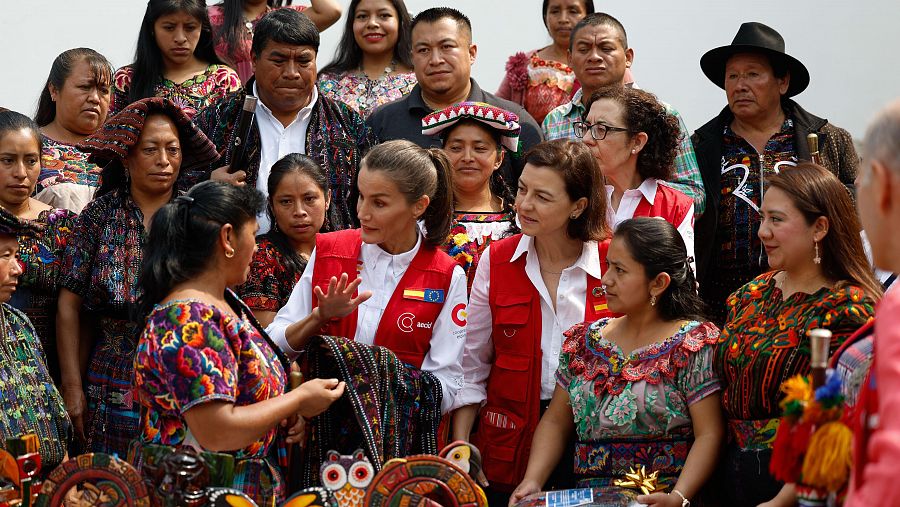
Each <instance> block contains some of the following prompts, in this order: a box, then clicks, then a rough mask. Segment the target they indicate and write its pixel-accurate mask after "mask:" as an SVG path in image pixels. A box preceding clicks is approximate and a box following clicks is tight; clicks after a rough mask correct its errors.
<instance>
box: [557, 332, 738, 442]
mask: <svg viewBox="0 0 900 507" xmlns="http://www.w3.org/2000/svg"><path fill="white" fill-rule="evenodd" d="M609 322H610V319H600V320H598V321H597V322H594V323H592V324H578V325H576V326H574V327H573V328H572V329H570V330H569V331H566V333H565V337H566V338H565V341H564V342H563V347H562V352H561V353H560V356H559V370H557V373H556V378H557V382H558V383H559V385H560V386H561V387H563V388H564V389H566V391H567V392H568V393H569V400H570V404H571V406H572V410H573V412H574V415H575V428H576V430H577V432H578V439H579V440H582V441H588V440H597V439H609V438H612V439H615V438H622V437H633V436H648V435H650V436H652V435H665V434H667V433H677V432H678V431H679V430H683V429H688V430H692V428H693V426H692V425H691V417H690V413H689V411H688V407H690V406H691V405H693V404H694V403H696V402H698V401H700V400H702V399H703V398H705V397H707V396H709V395H710V394H713V393H715V392H716V391H718V390H719V389H720V388H721V386H720V384H719V379H718V378H717V377H716V374H715V372H714V371H713V368H712V357H713V345H714V344H715V343H716V341H717V340H718V338H719V330H718V329H716V326H715V325H713V324H711V323H709V322H704V323H700V322H697V321H689V322H687V323H685V324H684V325H683V326H682V327H681V329H679V331H678V332H677V333H675V334H674V335H673V336H671V337H669V338H666V339H665V340H663V341H661V342H657V343H654V344H651V345H648V346H645V347H641V348H639V349H637V350H635V351H634V352H632V353H631V354H629V355H628V356H625V354H624V353H623V352H622V349H620V348H619V346H618V345H616V344H615V343H613V342H610V341H608V340H607V339H606V338H604V337H603V328H604V327H606V325H607V324H608V323H609Z"/></svg>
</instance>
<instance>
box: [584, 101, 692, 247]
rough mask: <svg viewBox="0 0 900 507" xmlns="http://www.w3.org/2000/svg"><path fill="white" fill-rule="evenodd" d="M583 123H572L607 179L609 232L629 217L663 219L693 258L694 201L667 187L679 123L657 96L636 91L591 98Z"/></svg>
mask: <svg viewBox="0 0 900 507" xmlns="http://www.w3.org/2000/svg"><path fill="white" fill-rule="evenodd" d="M587 111H588V114H587V117H586V121H584V122H579V123H576V124H575V134H576V135H577V136H578V137H580V138H582V139H583V140H584V143H585V144H587V145H588V147H589V148H590V149H591V153H593V155H594V158H596V159H597V165H598V166H599V167H600V172H601V173H603V177H604V179H606V182H607V185H606V196H607V201H608V202H609V208H608V214H609V223H610V225H611V226H612V228H613V229H615V228H616V227H618V225H619V224H620V223H622V221H624V220H627V219H629V218H633V217H662V218H664V219H666V221H667V222H669V223H670V224H672V225H674V226H675V228H676V229H678V232H679V234H681V237H682V238H683V239H684V244H685V246H686V247H687V252H688V256H689V257H693V256H694V200H693V199H692V198H690V197H689V196H687V195H685V194H683V193H682V192H680V191H678V190H675V189H674V188H672V187H669V186H667V185H666V184H665V181H668V180H670V179H672V176H673V171H674V167H675V156H676V154H677V153H678V151H677V150H678V146H679V143H680V139H681V129H680V128H679V126H678V119H677V118H676V117H675V116H673V115H671V114H669V113H668V112H667V110H666V106H665V105H663V104H661V103H660V102H659V101H658V100H656V97H655V96H654V95H653V94H651V93H647V92H645V91H643V90H637V89H634V88H607V89H604V90H600V91H598V92H595V93H594V94H593V95H591V99H590V101H589V102H588V104H587Z"/></svg>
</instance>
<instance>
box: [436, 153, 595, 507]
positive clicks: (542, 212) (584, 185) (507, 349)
mask: <svg viewBox="0 0 900 507" xmlns="http://www.w3.org/2000/svg"><path fill="white" fill-rule="evenodd" d="M525 161H526V165H525V168H524V169H523V171H522V175H521V177H520V178H519V183H518V190H517V193H516V201H515V206H516V214H517V216H518V219H519V223H520V224H521V227H522V234H517V235H515V236H512V237H509V238H505V239H501V240H498V241H494V242H491V244H490V245H489V246H488V248H487V249H486V250H485V252H484V254H483V256H482V258H481V261H480V262H479V263H478V269H477V271H476V274H475V281H474V282H473V284H472V293H471V295H470V304H469V326H468V337H467V339H466V352H465V356H464V358H463V370H464V372H465V379H466V383H465V386H464V387H463V389H462V391H461V392H460V397H459V404H460V405H464V406H463V407H462V408H460V409H459V410H457V411H456V413H455V414H454V418H453V436H454V438H457V439H464V440H469V437H470V433H471V437H472V441H473V442H474V443H475V445H476V446H478V448H479V449H480V450H481V454H482V457H483V459H484V463H483V465H484V472H485V474H486V475H487V478H488V481H490V483H491V488H490V489H491V491H489V492H488V493H489V502H490V503H491V505H494V504H497V505H505V499H504V498H503V497H504V493H505V495H508V494H509V492H511V491H512V490H513V488H514V487H515V486H516V485H517V484H518V483H519V481H520V480H521V479H522V476H523V474H524V473H525V467H526V465H527V463H528V454H529V449H530V447H531V437H532V434H533V433H534V429H535V427H536V426H537V423H538V420H539V419H540V417H541V413H542V411H543V410H544V409H546V406H547V404H548V403H549V400H550V398H551V396H552V395H553V389H554V387H555V385H556V381H555V379H554V374H555V372H556V368H557V365H558V358H559V353H560V347H561V346H562V338H563V332H564V331H565V330H566V329H569V328H570V327H571V326H573V325H575V324H578V323H580V322H583V321H585V320H589V321H594V320H597V319H598V318H600V317H602V316H605V315H607V310H606V303H605V301H606V299H605V296H604V295H603V293H602V290H601V288H600V277H601V274H602V273H601V265H602V260H601V258H602V257H603V256H604V255H605V254H602V253H601V249H603V250H605V246H606V245H607V243H605V242H603V240H605V239H606V238H607V236H608V235H609V227H608V225H607V223H606V221H605V219H604V218H605V216H606V214H605V210H606V199H605V196H604V194H603V187H602V184H601V180H600V173H599V172H598V171H597V169H596V165H595V163H594V160H593V157H592V156H591V154H590V152H589V151H588V149H587V148H586V147H585V146H584V144H583V143H581V142H579V141H569V140H557V141H550V142H546V143H541V144H539V145H537V146H535V147H534V148H532V149H531V150H530V151H529V152H528V153H527V154H526V155H525ZM598 242H601V243H598ZM479 407H480V409H479ZM476 420H477V424H476ZM473 428H474V429H473ZM568 468H569V469H571V467H568ZM570 475H571V474H570ZM563 483H564V482H563ZM498 502H500V503H498Z"/></svg>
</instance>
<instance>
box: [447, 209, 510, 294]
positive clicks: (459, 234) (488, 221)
mask: <svg viewBox="0 0 900 507" xmlns="http://www.w3.org/2000/svg"><path fill="white" fill-rule="evenodd" d="M453 215H454V216H453V226H452V227H451V228H450V236H449V237H448V238H447V244H446V245H445V249H446V250H447V253H448V254H449V255H450V257H453V258H454V259H455V260H456V262H458V263H459V265H460V266H462V268H463V269H464V270H465V272H466V278H467V281H468V284H467V287H468V290H469V292H471V291H472V280H474V279H475V269H476V268H477V267H478V260H479V259H481V254H482V253H483V252H484V249H485V248H487V246H488V245H489V244H491V241H492V240H495V239H502V238H505V237H507V236H509V235H511V234H513V233H515V232H517V231H518V227H517V226H516V212H515V211H513V210H511V209H510V210H507V211H501V212H494V211H490V212H486V213H477V212H468V211H456V212H454V214H453Z"/></svg>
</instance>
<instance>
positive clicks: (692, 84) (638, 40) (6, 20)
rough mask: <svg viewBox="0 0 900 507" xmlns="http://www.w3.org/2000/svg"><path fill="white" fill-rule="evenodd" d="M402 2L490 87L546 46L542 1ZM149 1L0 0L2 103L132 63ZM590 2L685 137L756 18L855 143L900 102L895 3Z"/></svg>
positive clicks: (899, 17) (26, 105)
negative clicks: (717, 65)
mask: <svg viewBox="0 0 900 507" xmlns="http://www.w3.org/2000/svg"><path fill="white" fill-rule="evenodd" d="M210 1H211V2H212V1H214V0H210ZM215 1H217V0H215ZM299 1H303V0H299ZM341 1H342V3H343V4H344V5H348V4H349V0H341ZM406 1H407V6H408V8H409V10H410V12H411V13H412V14H415V13H416V12H419V11H421V10H423V9H425V8H428V7H432V6H436V5H448V4H449V5H452V6H454V7H456V8H458V9H460V10H461V11H463V12H464V13H466V14H467V15H468V16H469V17H470V18H471V19H472V23H473V25H474V38H475V42H476V44H478V47H479V52H478V59H477V61H476V64H475V67H474V70H473V72H474V76H475V78H476V79H477V80H478V81H479V83H480V84H481V85H482V87H484V88H485V89H487V90H494V89H496V87H497V85H498V84H499V83H500V79H501V77H502V75H503V67H504V63H505V62H506V59H507V57H508V56H509V55H511V54H512V53H514V52H516V51H520V50H528V49H533V48H537V47H542V46H544V45H546V44H547V43H549V37H548V36H547V34H546V31H545V30H544V26H543V24H542V22H541V16H540V8H541V2H540V0H493V1H486V0H452V1H447V0H445V1H444V2H435V1H429V0H406ZM145 5H146V4H145V3H144V2H142V1H139V0H0V69H3V70H2V78H0V105H2V106H4V107H7V108H10V109H15V110H18V111H22V112H24V113H26V114H29V115H30V114H33V112H34V109H35V106H36V102H37V97H38V95H39V93H40V90H41V87H42V86H43V84H44V82H45V81H46V79H47V74H48V73H49V70H50V64H51V62H52V61H53V58H55V57H56V55H57V54H59V53H60V52H62V51H64V50H66V49H69V48H73V47H79V46H87V47H91V48H94V49H96V50H98V51H100V52H101V53H103V54H104V55H106V56H107V58H109V59H110V61H111V62H112V63H113V65H114V66H116V67H119V66H122V65H125V64H127V63H129V62H131V59H132V56H133V53H134V44H135V41H136V34H137V30H138V28H139V27H140V22H141V18H142V16H143V13H144V9H145ZM595 5H596V6H597V8H598V9H599V10H605V11H606V12H609V13H610V14H612V15H613V16H615V17H617V18H618V19H619V20H620V21H622V23H623V24H624V25H625V28H626V29H627V31H628V40H629V43H630V45H631V46H632V47H633V48H634V50H635V65H634V74H635V77H636V79H637V82H638V85H639V86H641V87H642V88H645V89H647V90H650V91H653V92H655V93H657V94H658V95H659V96H660V97H661V98H663V99H664V100H666V101H667V102H670V103H671V104H673V105H674V106H675V107H677V108H678V109H679V110H680V111H681V113H682V115H683V116H684V119H685V121H686V122H687V124H688V127H689V128H690V129H691V130H693V129H695V128H697V127H699V126H700V125H702V124H703V123H704V122H706V121H707V120H708V119H709V118H711V117H713V116H714V115H715V114H717V113H718V111H719V110H720V109H721V108H722V107H723V106H724V105H725V94H724V92H723V91H721V90H719V89H718V88H717V87H716V86H715V85H713V84H712V83H710V82H709V81H707V80H706V78H705V77H704V76H703V74H702V72H701V71H700V65H699V61H700V56H701V55H702V54H703V53H704V52H705V51H707V50H709V49H711V48H713V47H716V46H721V45H726V44H728V43H730V42H731V39H732V37H734V34H735V33H736V32H737V29H738V26H739V25H740V23H741V22H743V21H761V22H763V23H766V24H768V25H770V26H772V27H773V28H775V29H776V30H778V31H779V32H780V33H781V34H782V35H783V36H784V37H785V39H786V41H787V51H788V52H789V53H790V54H792V55H794V56H795V57H797V58H799V59H800V60H801V61H802V62H804V63H805V64H806V66H807V67H808V68H809V71H810V74H811V76H812V82H811V84H810V87H809V88H808V89H807V90H806V91H805V92H804V93H802V94H801V95H799V96H798V99H797V100H798V101H799V102H800V103H801V104H802V105H803V106H804V107H805V108H806V109H808V110H809V111H811V112H813V113H814V114H817V115H819V116H824V117H826V118H829V119H830V120H831V121H832V122H833V123H835V124H837V125H839V126H841V127H844V128H846V129H848V130H849V131H850V132H851V133H852V134H853V135H854V136H855V137H857V138H859V137H862V135H863V133H864V130H865V126H866V123H867V121H868V120H869V118H870V117H871V116H872V115H873V114H874V113H875V111H877V110H878V108H879V107H880V106H881V105H883V104H884V103H886V102H888V101H889V100H891V99H892V98H894V97H898V96H900V30H897V29H896V24H897V22H898V21H900V2H898V1H897V0H858V1H856V2H847V1H838V0H744V1H740V2H737V1H728V0H682V1H680V2H675V1H662V0H649V1H643V2H616V3H613V2H609V1H604V0H595ZM345 15H346V13H345ZM343 21H344V19H343V18H342V19H341V21H339V22H338V24H336V25H335V26H334V27H332V28H330V29H329V30H327V31H326V32H324V33H323V34H322V47H321V49H320V53H319V55H320V56H319V66H320V67H322V66H324V65H325V64H326V63H327V62H328V61H330V59H331V55H332V54H333V51H334V47H335V45H336V43H337V40H338V38H339V37H340V30H341V27H340V26H341V25H342V24H343Z"/></svg>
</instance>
